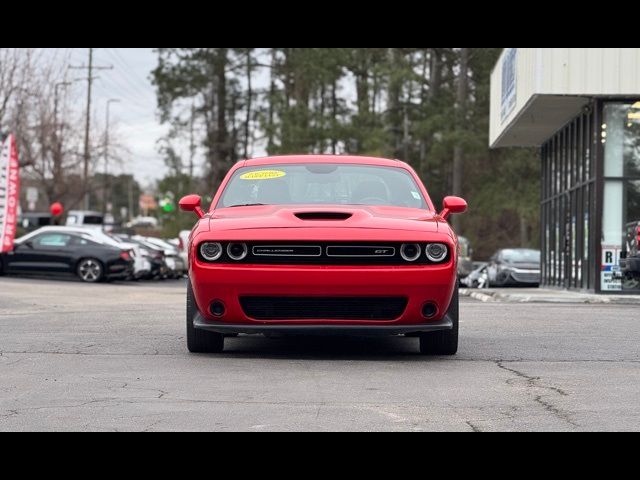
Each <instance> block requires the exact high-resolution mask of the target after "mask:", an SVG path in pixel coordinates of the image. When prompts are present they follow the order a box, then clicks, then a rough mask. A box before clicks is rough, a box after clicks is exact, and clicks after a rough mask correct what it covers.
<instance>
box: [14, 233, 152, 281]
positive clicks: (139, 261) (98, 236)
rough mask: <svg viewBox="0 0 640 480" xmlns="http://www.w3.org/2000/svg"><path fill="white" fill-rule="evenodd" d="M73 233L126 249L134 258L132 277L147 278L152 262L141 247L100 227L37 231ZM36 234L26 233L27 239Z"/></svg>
mask: <svg viewBox="0 0 640 480" xmlns="http://www.w3.org/2000/svg"><path fill="white" fill-rule="evenodd" d="M42 232H48V233H73V234H79V235H82V236H85V237H88V238H90V239H91V240H93V241H94V242H98V243H102V244H105V245H110V246H112V247H115V248H118V249H120V250H125V251H127V252H129V254H130V255H131V258H132V259H133V262H134V263H133V271H132V272H131V279H133V280H140V279H143V278H146V277H147V275H148V274H149V271H150V269H151V265H150V263H149V262H148V261H147V260H146V259H145V258H144V256H143V255H142V254H141V252H140V248H139V247H138V246H137V245H135V244H133V243H124V242H123V241H121V240H120V239H119V238H117V237H115V236H113V235H110V234H108V233H105V232H103V231H102V230H101V229H100V228H93V227H43V228H41V229H40V230H39V231H38V232H36V233H42ZM33 235H35V233H32V234H31V235H25V237H24V238H25V239H26V240H29V239H30V238H31V236H33Z"/></svg>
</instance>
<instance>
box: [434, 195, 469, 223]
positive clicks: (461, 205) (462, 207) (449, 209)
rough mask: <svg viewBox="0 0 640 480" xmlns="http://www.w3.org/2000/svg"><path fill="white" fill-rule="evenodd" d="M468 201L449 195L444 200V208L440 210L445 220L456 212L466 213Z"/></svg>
mask: <svg viewBox="0 0 640 480" xmlns="http://www.w3.org/2000/svg"><path fill="white" fill-rule="evenodd" d="M467 208H468V207H467V202H466V201H465V200H463V199H462V198H460V197H447V198H445V199H444V202H443V209H442V212H440V216H441V217H442V218H443V219H444V220H448V219H449V217H450V216H451V215H453V214H456V213H464V212H466V211H467Z"/></svg>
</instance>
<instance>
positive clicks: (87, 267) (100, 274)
mask: <svg viewBox="0 0 640 480" xmlns="http://www.w3.org/2000/svg"><path fill="white" fill-rule="evenodd" d="M76 273H77V274H78V277H80V280H82V281H83V282H85V283H98V282H101V281H102V280H104V267H103V266H102V263H100V262H99V261H98V260H96V259H95V258H85V259H84V260H80V263H78V268H77V270H76Z"/></svg>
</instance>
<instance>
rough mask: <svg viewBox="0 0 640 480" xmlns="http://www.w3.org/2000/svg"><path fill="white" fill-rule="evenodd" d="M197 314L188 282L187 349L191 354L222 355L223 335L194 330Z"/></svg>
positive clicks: (191, 289)
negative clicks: (194, 320)
mask: <svg viewBox="0 0 640 480" xmlns="http://www.w3.org/2000/svg"><path fill="white" fill-rule="evenodd" d="M197 314H198V309H197V307H196V300H195V296H194V294H193V287H192V286H191V282H189V285H188V287H187V348H188V349H189V351H190V352H191V353H222V352H223V351H224V335H222V334H221V333H216V332H207V331H206V330H198V329H197V328H195V327H194V326H193V319H194V318H195V317H196V315H197Z"/></svg>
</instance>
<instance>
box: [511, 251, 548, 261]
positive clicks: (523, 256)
mask: <svg viewBox="0 0 640 480" xmlns="http://www.w3.org/2000/svg"><path fill="white" fill-rule="evenodd" d="M502 258H503V259H504V261H505V262H510V263H540V252H539V251H537V250H504V251H503V252H502Z"/></svg>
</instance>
